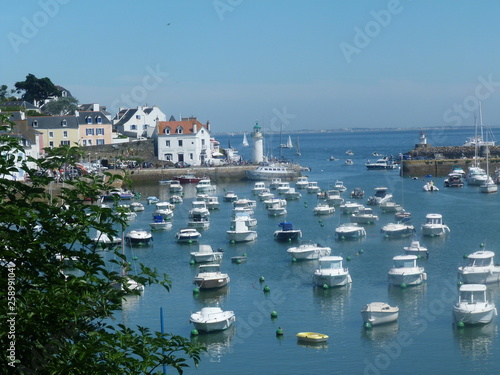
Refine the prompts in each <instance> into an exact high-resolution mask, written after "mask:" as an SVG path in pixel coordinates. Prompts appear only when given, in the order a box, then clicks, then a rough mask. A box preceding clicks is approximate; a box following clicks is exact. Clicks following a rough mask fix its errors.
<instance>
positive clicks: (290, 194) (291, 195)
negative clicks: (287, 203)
mask: <svg viewBox="0 0 500 375" xmlns="http://www.w3.org/2000/svg"><path fill="white" fill-rule="evenodd" d="M283 197H284V198H285V199H288V200H297V199H300V198H301V197H302V194H300V193H299V192H298V191H296V190H295V188H292V187H291V188H290V189H288V190H287V191H285V192H284V193H283Z"/></svg>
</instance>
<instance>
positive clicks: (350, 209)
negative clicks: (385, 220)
mask: <svg viewBox="0 0 500 375" xmlns="http://www.w3.org/2000/svg"><path fill="white" fill-rule="evenodd" d="M339 208H340V211H341V212H342V213H343V214H344V215H351V214H353V213H355V212H358V211H359V210H360V209H362V208H363V205H362V204H360V203H356V202H345V203H344V204H341V205H340V207H339Z"/></svg>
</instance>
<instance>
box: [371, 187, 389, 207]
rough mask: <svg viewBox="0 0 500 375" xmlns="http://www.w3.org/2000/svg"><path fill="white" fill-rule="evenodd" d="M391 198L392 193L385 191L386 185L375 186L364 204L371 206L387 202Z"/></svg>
mask: <svg viewBox="0 0 500 375" xmlns="http://www.w3.org/2000/svg"><path fill="white" fill-rule="evenodd" d="M391 199H392V194H390V193H388V192H387V188H386V187H376V188H375V194H374V195H372V196H371V197H369V198H368V201H367V202H366V204H368V205H371V206H377V205H380V204H381V203H385V202H388V201H390V200H391Z"/></svg>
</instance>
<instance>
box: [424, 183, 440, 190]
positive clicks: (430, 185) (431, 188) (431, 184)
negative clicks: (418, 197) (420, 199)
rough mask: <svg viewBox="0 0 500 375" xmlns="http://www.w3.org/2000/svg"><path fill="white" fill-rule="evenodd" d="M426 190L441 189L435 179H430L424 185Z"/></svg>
mask: <svg viewBox="0 0 500 375" xmlns="http://www.w3.org/2000/svg"><path fill="white" fill-rule="evenodd" d="M423 189H424V191H439V188H438V187H437V186H436V185H434V181H428V182H427V183H426V184H425V185H424V187H423Z"/></svg>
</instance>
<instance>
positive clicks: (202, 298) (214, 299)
mask: <svg viewBox="0 0 500 375" xmlns="http://www.w3.org/2000/svg"><path fill="white" fill-rule="evenodd" d="M229 290H230V288H229V286H225V287H222V288H219V289H213V290H210V289H209V290H201V291H200V292H199V293H193V297H194V299H195V301H196V305H197V306H199V307H200V308H202V307H204V306H217V305H219V304H223V303H224V302H225V301H226V298H227V296H228V294H229Z"/></svg>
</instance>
